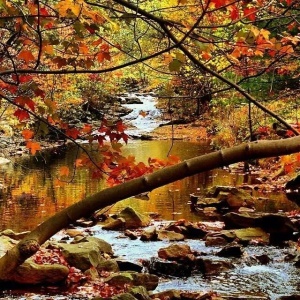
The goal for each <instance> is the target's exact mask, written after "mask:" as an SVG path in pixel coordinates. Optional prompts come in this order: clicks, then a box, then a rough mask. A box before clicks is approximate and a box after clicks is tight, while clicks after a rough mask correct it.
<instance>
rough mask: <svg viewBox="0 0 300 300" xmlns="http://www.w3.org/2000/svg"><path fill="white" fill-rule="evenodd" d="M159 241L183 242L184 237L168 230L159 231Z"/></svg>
mask: <svg viewBox="0 0 300 300" xmlns="http://www.w3.org/2000/svg"><path fill="white" fill-rule="evenodd" d="M157 239H158V240H159V241H164V240H167V241H183V240H184V235H183V234H181V233H177V232H174V231H168V230H158V232H157Z"/></svg>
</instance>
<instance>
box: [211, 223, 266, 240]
mask: <svg viewBox="0 0 300 300" xmlns="http://www.w3.org/2000/svg"><path fill="white" fill-rule="evenodd" d="M209 236H213V237H223V238H225V239H226V240H227V241H230V242H232V241H234V240H238V241H239V242H241V243H242V244H248V243H249V242H251V241H253V240H256V241H260V242H262V243H264V244H268V243H269V234H267V233H266V232H265V231H264V230H262V229H261V228H258V227H255V228H253V227H249V228H241V229H231V230H222V231H220V232H217V233H215V232H213V233H208V234H207V237H209Z"/></svg>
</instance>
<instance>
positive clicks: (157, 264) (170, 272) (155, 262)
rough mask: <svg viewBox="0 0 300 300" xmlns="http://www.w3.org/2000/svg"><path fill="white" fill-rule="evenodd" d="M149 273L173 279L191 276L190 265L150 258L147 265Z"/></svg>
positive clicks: (191, 267)
mask: <svg viewBox="0 0 300 300" xmlns="http://www.w3.org/2000/svg"><path fill="white" fill-rule="evenodd" d="M148 269H149V272H150V273H152V274H157V275H160V276H161V275H167V276H173V277H189V276H191V273H192V269H193V266H192V264H187V263H185V262H184V263H180V262H177V261H168V260H164V259H160V258H157V257H152V258H151V259H150V262H149V265H148Z"/></svg>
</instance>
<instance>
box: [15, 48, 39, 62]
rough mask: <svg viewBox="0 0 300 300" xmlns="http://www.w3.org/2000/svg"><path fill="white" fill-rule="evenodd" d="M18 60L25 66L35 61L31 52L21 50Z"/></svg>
mask: <svg viewBox="0 0 300 300" xmlns="http://www.w3.org/2000/svg"><path fill="white" fill-rule="evenodd" d="M18 59H23V60H24V61H25V63H27V64H28V63H29V62H31V61H34V60H35V58H34V56H33V54H32V52H31V51H29V50H22V51H21V52H20V53H19V55H18Z"/></svg>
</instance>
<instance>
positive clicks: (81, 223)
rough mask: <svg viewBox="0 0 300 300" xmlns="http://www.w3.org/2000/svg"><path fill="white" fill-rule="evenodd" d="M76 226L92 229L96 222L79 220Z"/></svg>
mask: <svg viewBox="0 0 300 300" xmlns="http://www.w3.org/2000/svg"><path fill="white" fill-rule="evenodd" d="M75 224H76V225H77V226H81V227H92V226H94V225H95V222H94V221H93V220H87V219H84V218H82V219H79V220H77V221H76V222H75Z"/></svg>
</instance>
